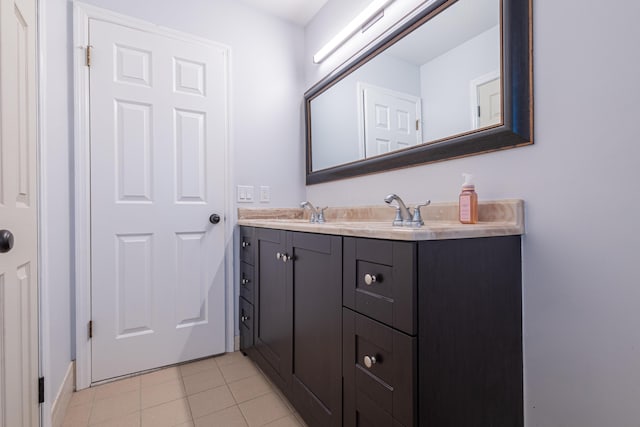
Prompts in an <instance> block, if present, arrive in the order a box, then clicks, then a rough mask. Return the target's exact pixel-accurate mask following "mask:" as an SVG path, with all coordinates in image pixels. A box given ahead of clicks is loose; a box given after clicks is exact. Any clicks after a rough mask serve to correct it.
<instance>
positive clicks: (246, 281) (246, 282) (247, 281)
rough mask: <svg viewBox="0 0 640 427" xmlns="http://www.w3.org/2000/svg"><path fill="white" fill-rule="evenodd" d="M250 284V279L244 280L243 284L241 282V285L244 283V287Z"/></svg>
mask: <svg viewBox="0 0 640 427" xmlns="http://www.w3.org/2000/svg"><path fill="white" fill-rule="evenodd" d="M250 282H251V280H249V279H242V282H241V283H242V284H243V285H248V284H249V283H250Z"/></svg>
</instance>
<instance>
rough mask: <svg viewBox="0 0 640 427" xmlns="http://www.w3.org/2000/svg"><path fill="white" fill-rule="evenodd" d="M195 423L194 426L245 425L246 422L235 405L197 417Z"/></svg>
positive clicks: (228, 426)
mask: <svg viewBox="0 0 640 427" xmlns="http://www.w3.org/2000/svg"><path fill="white" fill-rule="evenodd" d="M195 424H196V425H195V427H247V422H246V421H245V419H244V417H243V416H242V412H240V408H238V407H237V406H232V407H230V408H227V409H223V410H222V411H218V412H215V413H213V414H209V415H207V416H205V417H202V418H198V419H196V421H195Z"/></svg>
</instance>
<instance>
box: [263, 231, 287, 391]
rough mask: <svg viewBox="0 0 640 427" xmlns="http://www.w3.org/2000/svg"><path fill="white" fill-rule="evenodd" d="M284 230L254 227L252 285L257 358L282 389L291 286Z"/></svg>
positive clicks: (285, 381)
mask: <svg viewBox="0 0 640 427" xmlns="http://www.w3.org/2000/svg"><path fill="white" fill-rule="evenodd" d="M286 235H287V233H286V232H285V231H281V230H271V229H264V228H259V229H256V235H255V241H256V244H257V247H256V253H255V256H256V260H255V261H256V263H255V264H256V265H255V277H257V283H256V285H257V287H254V303H255V306H254V310H255V321H256V323H255V325H254V327H255V332H254V337H255V348H256V350H257V353H258V356H257V357H255V360H256V362H257V363H258V365H259V366H260V368H262V370H263V371H264V372H265V373H266V374H267V375H268V376H269V377H270V378H271V380H272V381H273V382H274V383H275V384H276V385H277V386H279V387H280V388H281V389H282V390H283V391H284V392H285V393H286V392H287V391H288V388H289V385H290V383H291V349H292V329H291V328H292V323H291V296H292V292H291V287H290V285H289V283H288V281H287V280H286V275H285V270H286V267H287V264H286V263H284V262H283V261H282V257H281V256H278V255H279V254H280V255H282V254H284V253H285V252H286V241H285V238H286Z"/></svg>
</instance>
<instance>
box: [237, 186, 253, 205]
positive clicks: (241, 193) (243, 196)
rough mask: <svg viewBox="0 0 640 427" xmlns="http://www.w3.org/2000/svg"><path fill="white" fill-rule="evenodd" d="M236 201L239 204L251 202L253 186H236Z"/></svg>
mask: <svg viewBox="0 0 640 427" xmlns="http://www.w3.org/2000/svg"><path fill="white" fill-rule="evenodd" d="M237 190H238V191H237V200H238V202H239V203H251V202H253V185H238V187H237Z"/></svg>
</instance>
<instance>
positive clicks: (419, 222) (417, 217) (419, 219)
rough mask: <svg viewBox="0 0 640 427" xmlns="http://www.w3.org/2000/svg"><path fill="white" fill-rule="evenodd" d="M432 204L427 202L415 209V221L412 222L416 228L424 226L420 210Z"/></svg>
mask: <svg viewBox="0 0 640 427" xmlns="http://www.w3.org/2000/svg"><path fill="white" fill-rule="evenodd" d="M430 204H431V200H427V201H426V202H424V203H422V204H420V205H416V207H415V208H414V209H413V219H412V220H411V222H412V225H413V226H414V227H420V226H421V225H424V221H423V220H422V215H421V213H420V208H421V207H424V206H429V205H430Z"/></svg>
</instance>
